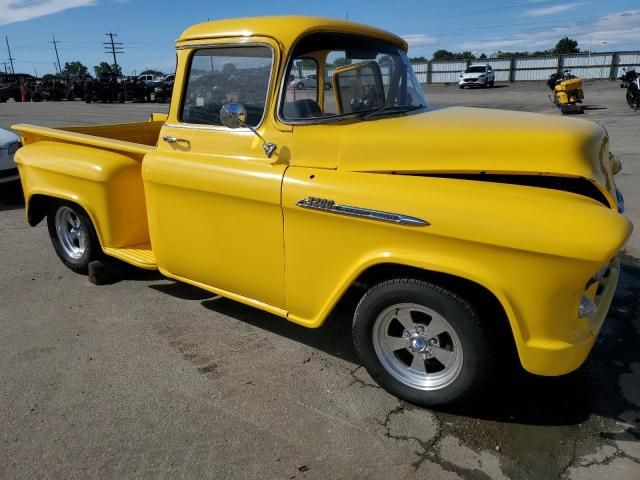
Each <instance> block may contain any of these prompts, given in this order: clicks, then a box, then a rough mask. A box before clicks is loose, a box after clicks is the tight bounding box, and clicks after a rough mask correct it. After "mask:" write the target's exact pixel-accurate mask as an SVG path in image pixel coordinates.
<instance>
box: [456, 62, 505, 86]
mask: <svg viewBox="0 0 640 480" xmlns="http://www.w3.org/2000/svg"><path fill="white" fill-rule="evenodd" d="M495 81H496V74H495V73H493V69H492V68H491V65H489V64H488V63H483V64H479V63H478V64H473V65H469V66H468V67H467V69H466V70H465V71H464V72H462V73H461V74H460V79H459V80H458V85H459V86H460V88H464V87H473V86H476V87H493V84H494V83H495Z"/></svg>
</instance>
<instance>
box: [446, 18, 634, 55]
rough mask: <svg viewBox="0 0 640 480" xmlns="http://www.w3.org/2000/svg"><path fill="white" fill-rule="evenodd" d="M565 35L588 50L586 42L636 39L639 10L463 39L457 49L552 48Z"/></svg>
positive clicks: (610, 43) (617, 41) (590, 43)
mask: <svg viewBox="0 0 640 480" xmlns="http://www.w3.org/2000/svg"><path fill="white" fill-rule="evenodd" d="M567 36H568V37H571V38H573V39H575V40H577V41H578V43H579V46H580V48H582V49H588V48H589V46H590V45H592V44H593V45H599V44H601V43H602V42H604V41H606V42H608V43H609V45H610V46H614V45H616V44H618V45H629V44H634V43H637V42H640V10H628V11H625V12H618V13H611V14H608V15H605V16H602V17H599V18H597V19H595V20H592V21H590V22H583V23H577V24H569V25H563V26H556V27H548V28H544V29H537V30H531V31H528V32H523V33H517V34H515V35H513V36H511V37H502V38H490V39H488V40H480V41H476V42H464V43H462V44H459V45H458V46H457V49H459V50H471V51H473V50H478V51H483V52H495V51H497V50H529V51H531V50H545V49H547V48H552V47H553V46H554V45H555V44H556V43H557V42H558V40H560V39H561V38H562V37H567Z"/></svg>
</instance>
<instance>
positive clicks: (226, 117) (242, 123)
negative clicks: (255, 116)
mask: <svg viewBox="0 0 640 480" xmlns="http://www.w3.org/2000/svg"><path fill="white" fill-rule="evenodd" d="M220 122H221V123H222V125H224V126H225V127H227V128H234V129H235V128H240V127H245V128H248V129H249V130H251V131H252V132H253V133H254V134H255V135H256V136H257V137H258V138H259V139H260V140H261V141H262V149H263V150H264V154H265V155H266V156H267V158H271V155H273V152H275V151H276V148H277V146H276V144H275V143H271V142H267V141H266V140H265V139H264V138H262V135H260V134H259V133H258V132H257V130H256V129H255V128H253V127H252V126H250V125H248V124H247V110H246V109H245V108H244V107H243V106H242V105H240V104H239V103H225V104H224V105H223V106H222V108H221V109H220Z"/></svg>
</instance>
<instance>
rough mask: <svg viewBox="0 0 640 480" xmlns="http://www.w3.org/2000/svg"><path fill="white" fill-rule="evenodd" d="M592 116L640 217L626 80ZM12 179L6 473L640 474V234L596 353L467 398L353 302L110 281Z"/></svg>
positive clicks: (600, 94)
mask: <svg viewBox="0 0 640 480" xmlns="http://www.w3.org/2000/svg"><path fill="white" fill-rule="evenodd" d="M426 90H427V94H428V96H429V98H430V100H431V101H432V103H436V104H441V105H472V106H484V107H493V108H510V109H517V110H527V111H537V112H544V113H548V114H550V115H558V114H559V113H558V112H556V111H555V110H554V107H553V106H552V105H551V104H550V103H549V101H548V99H547V97H546V96H547V87H546V86H545V85H544V84H542V83H531V84H517V85H505V86H502V88H495V89H493V90H464V91H460V90H458V88H457V87H456V86H429V87H427V89H426ZM585 94H586V97H587V106H588V110H587V112H586V114H585V115H584V118H586V119H590V120H595V121H597V122H599V123H601V124H602V125H604V126H605V127H606V128H607V129H608V131H609V133H610V135H611V138H612V149H613V151H614V152H616V154H617V155H619V156H620V157H621V158H622V161H623V164H624V170H623V172H622V173H621V174H620V176H619V177H618V178H619V180H618V183H619V185H620V187H621V189H622V190H623V191H624V193H625V196H626V199H627V208H628V215H629V217H630V218H632V220H633V221H634V223H636V225H637V224H638V218H639V216H640V189H639V188H638V187H637V185H638V181H639V180H640V153H639V151H638V146H637V145H638V142H637V139H638V137H639V134H640V116H639V115H636V114H634V113H633V112H632V111H631V110H630V109H628V107H626V105H625V104H624V95H623V91H622V90H620V89H619V88H618V86H617V84H616V83H613V82H589V83H587V84H586V85H585ZM163 110H164V111H166V106H157V105H156V106H154V105H86V104H84V103H81V102H75V103H67V102H61V103H51V104H48V103H47V104H12V103H7V104H2V105H0V127H2V128H7V127H8V126H9V125H10V124H11V123H16V122H27V123H35V124H41V125H60V124H73V123H81V122H82V123H107V122H116V121H133V120H144V119H146V118H147V117H148V115H149V113H150V112H151V111H163ZM20 196H21V192H20V190H19V187H17V186H15V185H9V186H8V185H0V248H1V251H2V257H1V258H2V268H1V269H0V292H1V293H0V329H1V331H2V335H0V384H2V385H3V388H2V389H0V423H1V424H2V429H1V430H0V442H1V448H0V478H3V479H5V478H6V479H22V478H52V479H65V480H67V479H76V478H77V479H80V478H100V479H102V478H149V479H162V478H164V479H175V478H226V477H233V478H277V479H280V478H285V479H294V478H296V479H300V478H310V479H311V478H322V479H324V478H348V479H354V478H367V479H375V478H437V479H460V478H462V479H486V478H492V479H503V478H511V479H550V478H569V479H600V478H603V477H606V478H607V480H617V479H633V480H637V479H638V478H640V353H639V352H640V349H639V348H638V345H639V339H640V307H639V300H638V298H639V293H640V262H638V260H637V258H638V257H640V246H639V243H638V239H637V237H638V235H637V234H635V235H634V237H632V240H631V242H630V243H629V245H628V248H627V255H626V256H625V260H624V269H623V273H622V278H621V282H620V286H619V288H618V291H617V294H616V299H615V301H614V306H613V308H612V310H611V314H610V316H609V318H608V320H607V323H606V324H605V328H604V330H603V333H602V335H601V337H600V339H599V340H598V343H597V345H596V347H595V349H594V351H593V353H592V355H591V356H590V358H589V360H588V361H587V362H586V364H585V365H584V366H583V367H582V368H581V369H580V370H579V371H578V372H576V373H575V374H572V375H569V376H566V377H562V378H537V377H532V376H529V375H525V374H523V373H517V374H514V375H513V377H511V378H509V379H508V380H504V379H503V381H502V382H501V383H498V384H496V385H495V386H494V388H492V389H490V390H488V391H487V392H486V395H485V397H484V399H483V401H482V402H480V403H479V404H477V405H473V406H471V407H469V409H468V410H466V411H455V412H432V411H429V410H424V409H419V408H415V407H412V406H411V405H407V404H404V403H403V402H400V401H398V400H397V399H396V398H394V397H392V396H390V395H388V394H387V393H386V392H384V391H383V390H381V389H380V388H378V387H377V386H376V385H375V384H374V383H373V382H372V381H371V379H370V378H369V377H368V375H367V374H366V372H365V371H364V369H363V368H361V367H360V366H359V365H358V364H357V361H356V357H355V353H354V351H353V346H352V344H351V340H350V338H349V329H350V325H349V322H350V315H351V311H352V309H353V302H352V301H346V302H344V303H343V304H342V305H341V308H340V309H339V310H338V311H337V312H336V313H335V314H334V315H333V317H332V318H331V320H330V321H329V322H328V323H327V324H326V325H325V326H324V327H323V328H320V329H318V330H307V329H304V328H302V327H298V326H296V325H293V324H290V323H287V322H285V321H283V320H281V319H279V318H275V317H273V316H270V315H268V314H266V313H263V312H260V311H258V310H254V309H251V308H249V307H246V306H243V305H240V304H237V303H234V302H232V301H229V300H225V299H222V298H219V297H215V296H212V295H211V294H209V293H207V292H204V291H202V290H199V289H196V288H193V287H190V286H187V285H184V284H180V283H176V282H173V281H169V280H166V279H164V278H163V277H162V276H160V275H158V274H155V273H149V272H142V271H135V270H133V269H132V270H129V271H127V273H126V275H125V279H124V280H123V281H121V282H118V283H115V284H112V285H107V286H99V287H98V286H95V285H92V284H89V283H88V282H87V280H86V278H84V277H82V276H79V275H75V274H73V273H72V272H70V271H69V270H67V269H66V268H64V267H63V265H62V264H61V263H60V262H59V261H58V260H57V258H56V257H55V255H54V253H53V250H52V248H51V246H50V243H49V238H48V235H47V231H46V227H45V226H44V225H42V224H41V225H39V226H38V227H35V228H30V227H28V226H27V224H26V222H25V220H24V211H23V206H22V204H21V200H20Z"/></svg>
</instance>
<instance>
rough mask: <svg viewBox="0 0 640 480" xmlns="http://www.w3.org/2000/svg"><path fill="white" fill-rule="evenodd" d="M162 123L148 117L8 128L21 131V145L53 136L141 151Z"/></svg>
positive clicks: (154, 141)
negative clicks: (103, 122)
mask: <svg viewBox="0 0 640 480" xmlns="http://www.w3.org/2000/svg"><path fill="white" fill-rule="evenodd" d="M163 123H164V122H163V121H151V122H137V123H118V124H109V125H82V126H68V127H58V128H49V127H39V126H36V125H29V124H23V123H21V124H17V125H12V127H11V128H12V129H13V130H16V131H17V132H19V133H20V135H21V137H22V144H23V145H29V144H31V143H34V142H39V141H47V140H53V141H57V142H64V143H75V144H80V145H89V146H94V147H98V148H107V149H109V150H116V151H122V152H127V153H134V154H142V155H144V154H146V153H147V152H149V151H151V150H153V149H154V147H155V146H156V144H157V143H158V137H159V135H160V129H161V128H162V125H163Z"/></svg>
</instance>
